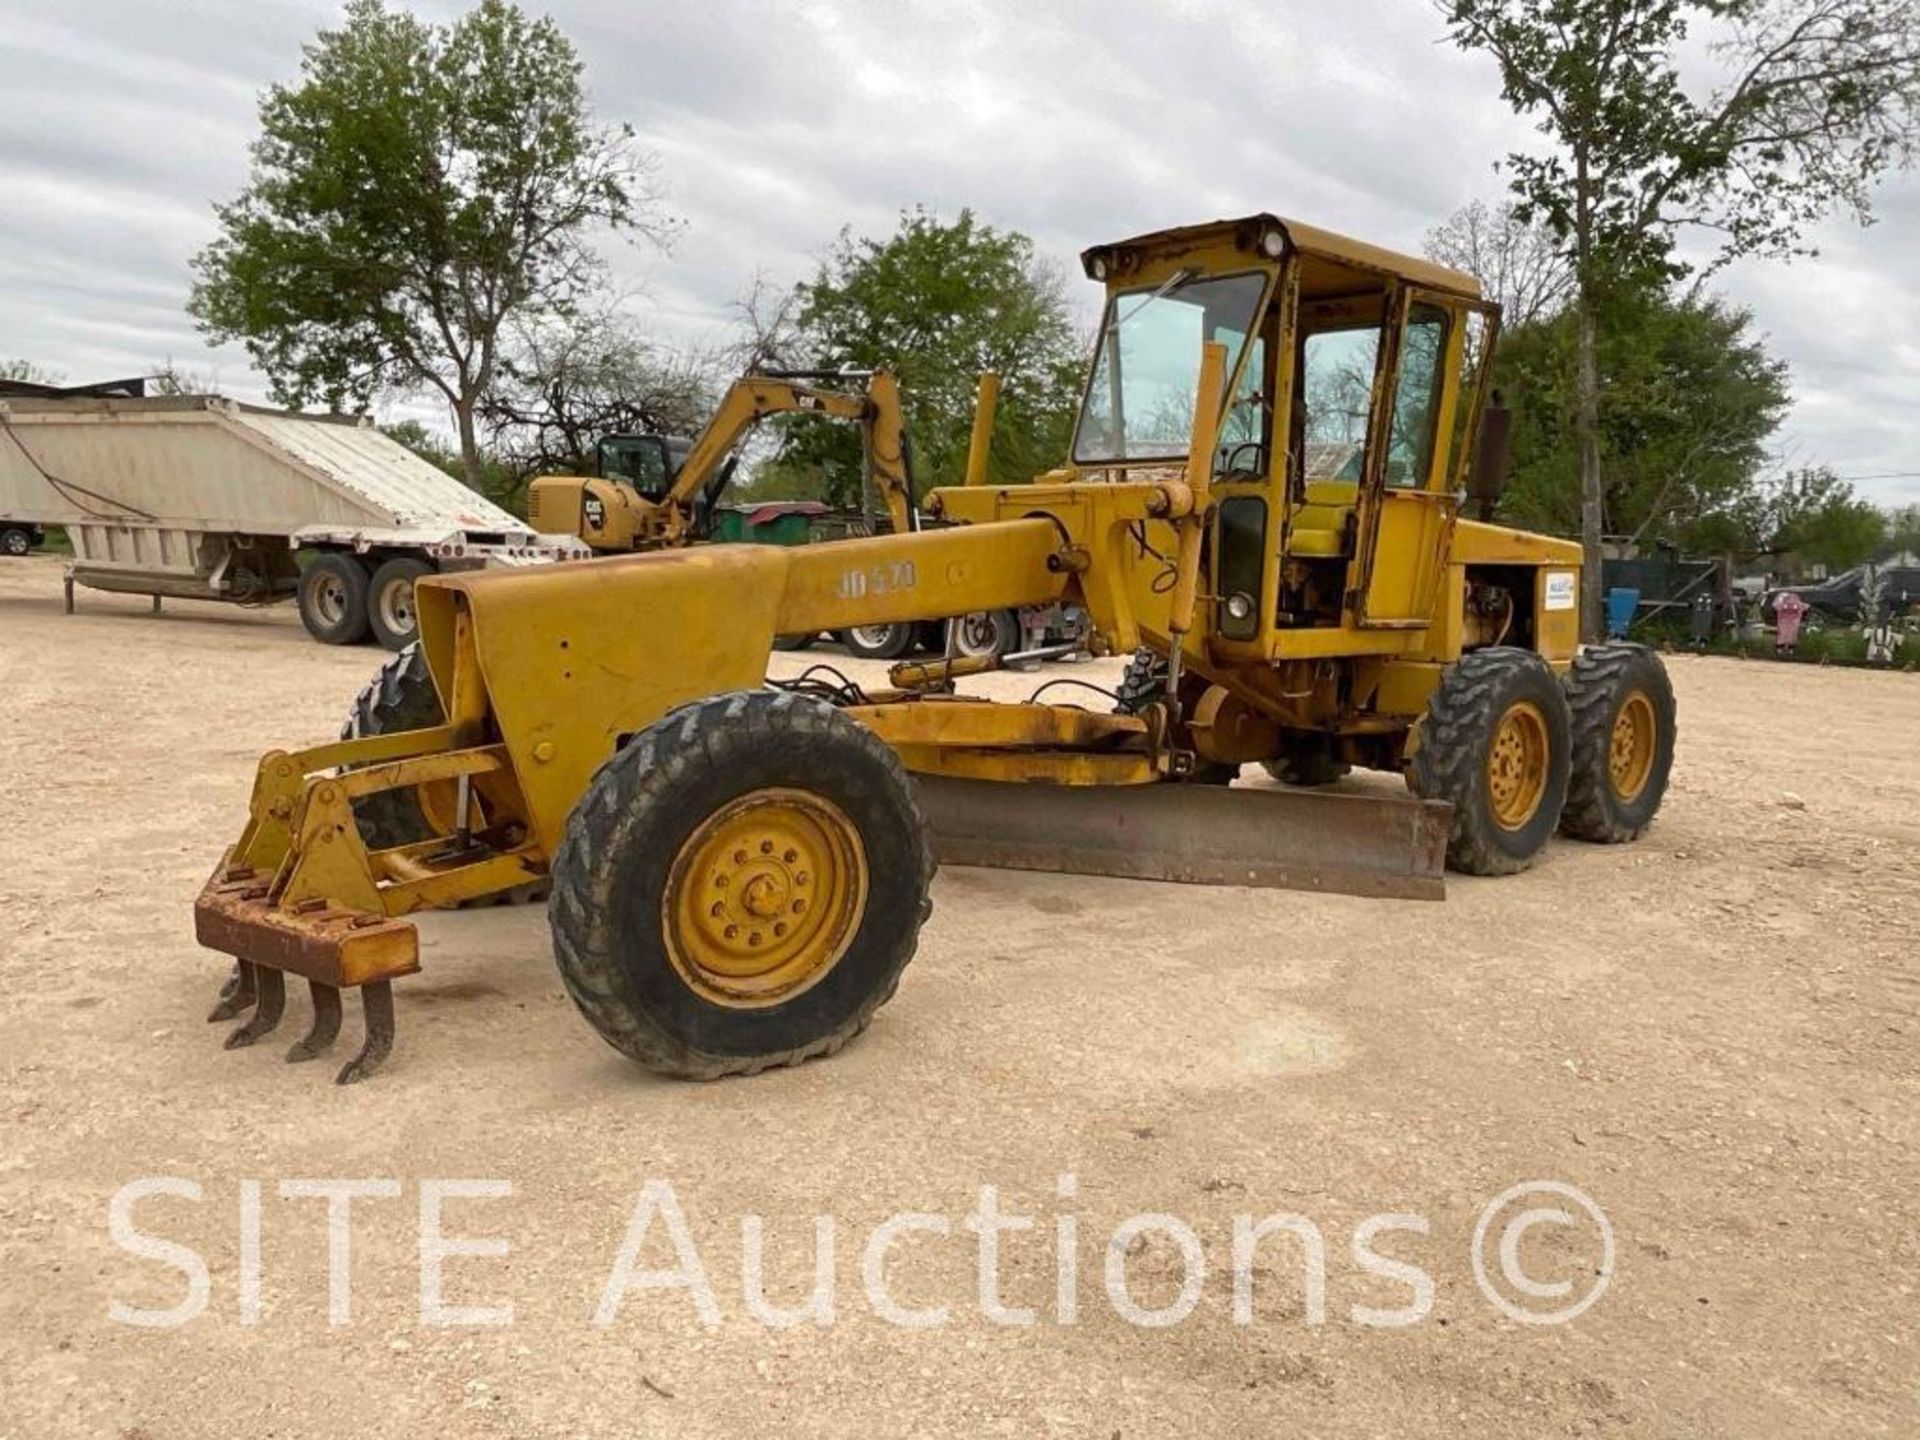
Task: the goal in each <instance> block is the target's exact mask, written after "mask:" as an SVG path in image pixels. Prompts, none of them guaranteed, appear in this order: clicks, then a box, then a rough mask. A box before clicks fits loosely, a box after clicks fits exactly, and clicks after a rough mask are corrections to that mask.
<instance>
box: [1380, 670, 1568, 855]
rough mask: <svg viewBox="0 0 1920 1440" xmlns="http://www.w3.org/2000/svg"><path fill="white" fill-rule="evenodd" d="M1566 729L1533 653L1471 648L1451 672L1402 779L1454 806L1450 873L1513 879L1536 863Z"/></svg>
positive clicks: (1562, 707)
mask: <svg viewBox="0 0 1920 1440" xmlns="http://www.w3.org/2000/svg"><path fill="white" fill-rule="evenodd" d="M1570 730H1571V720H1570V717H1569V715H1568V711H1567V700H1566V696H1565V694H1563V693H1562V691H1561V688H1560V682H1559V680H1558V679H1557V678H1556V677H1555V676H1554V673H1553V668H1552V667H1551V666H1550V665H1548V664H1547V662H1546V661H1544V660H1542V659H1541V658H1540V657H1539V656H1538V655H1536V654H1534V653H1533V652H1532V651H1531V650H1520V649H1515V648H1512V647H1510V646H1495V647H1490V648H1488V649H1485V650H1475V651H1473V652H1471V653H1470V654H1467V655H1463V656H1462V657H1461V658H1460V659H1459V660H1458V661H1456V662H1455V663H1454V664H1452V665H1450V666H1448V667H1447V671H1446V673H1445V675H1443V676H1442V677H1441V680H1440V686H1439V688H1438V689H1437V690H1435V691H1434V692H1433V696H1432V698H1431V699H1429V700H1428V701H1427V713H1426V719H1425V722H1424V724H1423V725H1422V727H1421V736H1420V748H1419V749H1418V750H1417V751H1415V752H1414V756H1413V765H1412V768H1411V769H1410V770H1409V771H1408V775H1407V781H1408V784H1409V785H1410V786H1411V787H1412V789H1413V793H1414V794H1416V795H1418V796H1420V797H1421V798H1423V799H1427V800H1445V801H1448V802H1449V803H1451V804H1452V806H1453V830H1452V833H1451V835H1450V836H1449V837H1448V840H1447V864H1448V865H1449V866H1450V867H1451V868H1453V869H1455V870H1459V871H1462V872H1464V873H1465V874H1468V875H1512V874H1516V873H1517V872H1519V871H1521V870H1525V869H1526V868H1527V867H1528V866H1530V865H1532V864H1533V862H1534V861H1535V860H1536V859H1537V858H1538V857H1539V854H1540V851H1541V850H1542V849H1543V848H1545V846H1546V843H1547V841H1548V839H1550V838H1551V837H1552V835H1553V832H1554V829H1555V827H1557V826H1558V825H1559V823H1560V815H1561V811H1562V809H1563V807H1564V806H1565V804H1566V798H1567V775H1568V770H1569V768H1570V765H1569V761H1570V751H1571V748H1572V747H1571V740H1570V736H1569V732H1570Z"/></svg>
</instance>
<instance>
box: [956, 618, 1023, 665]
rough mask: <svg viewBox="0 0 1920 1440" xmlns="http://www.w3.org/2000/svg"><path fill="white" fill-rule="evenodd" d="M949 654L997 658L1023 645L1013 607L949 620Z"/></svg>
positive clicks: (970, 657)
mask: <svg viewBox="0 0 1920 1440" xmlns="http://www.w3.org/2000/svg"><path fill="white" fill-rule="evenodd" d="M947 632H948V641H947V653H948V654H949V655H954V656H958V657H960V658H961V659H966V660H984V659H994V660H997V659H998V658H999V657H1000V656H1002V655H1010V654H1012V653H1013V652H1014V651H1015V650H1017V649H1018V648H1019V645H1020V621H1019V620H1018V618H1016V617H1015V615H1014V613H1013V612H1012V611H1011V610H976V611H974V612H973V613H972V614H971V615H956V616H954V617H953V619H951V620H949V621H947Z"/></svg>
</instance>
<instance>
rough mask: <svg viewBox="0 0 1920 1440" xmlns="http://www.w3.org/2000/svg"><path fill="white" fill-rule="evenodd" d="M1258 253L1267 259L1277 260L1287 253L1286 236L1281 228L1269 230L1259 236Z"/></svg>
mask: <svg viewBox="0 0 1920 1440" xmlns="http://www.w3.org/2000/svg"><path fill="white" fill-rule="evenodd" d="M1260 253H1261V254H1262V255H1264V256H1266V257H1267V258H1268V259H1269V260H1278V259H1280V258H1281V257H1282V256H1284V255H1285V254H1286V253H1287V236H1286V232H1285V231H1283V230H1269V231H1267V233H1266V234H1264V235H1262V236H1261V237H1260Z"/></svg>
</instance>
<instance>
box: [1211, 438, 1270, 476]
mask: <svg viewBox="0 0 1920 1440" xmlns="http://www.w3.org/2000/svg"><path fill="white" fill-rule="evenodd" d="M1248 452H1251V455H1250V459H1249V461H1248V462H1246V463H1243V462H1242V461H1241V458H1240V457H1241V456H1242V455H1243V454H1247V453H1248ZM1220 473H1221V474H1222V475H1264V474H1266V473H1267V447H1266V446H1265V445H1264V444H1263V443H1262V442H1260V441H1258V440H1242V441H1241V442H1240V443H1239V444H1238V445H1235V446H1234V447H1232V448H1231V449H1230V450H1228V451H1227V459H1226V463H1225V464H1224V465H1222V466H1221V467H1220Z"/></svg>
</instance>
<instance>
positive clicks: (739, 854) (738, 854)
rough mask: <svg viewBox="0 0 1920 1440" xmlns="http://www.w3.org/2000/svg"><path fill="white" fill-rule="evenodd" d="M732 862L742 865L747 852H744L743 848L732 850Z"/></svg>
mask: <svg viewBox="0 0 1920 1440" xmlns="http://www.w3.org/2000/svg"><path fill="white" fill-rule="evenodd" d="M733 863H734V864H736V865H744V864H746V863H747V852H746V851H744V850H736V851H734V852H733Z"/></svg>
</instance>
